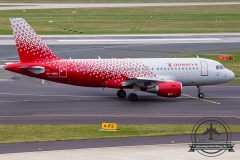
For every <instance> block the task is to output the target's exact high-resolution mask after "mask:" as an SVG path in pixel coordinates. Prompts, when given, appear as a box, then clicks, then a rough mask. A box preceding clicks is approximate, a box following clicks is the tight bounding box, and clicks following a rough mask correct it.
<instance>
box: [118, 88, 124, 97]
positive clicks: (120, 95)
mask: <svg viewBox="0 0 240 160" xmlns="http://www.w3.org/2000/svg"><path fill="white" fill-rule="evenodd" d="M117 96H118V97H120V98H124V97H126V92H125V91H124V90H122V89H120V90H118V92H117Z"/></svg>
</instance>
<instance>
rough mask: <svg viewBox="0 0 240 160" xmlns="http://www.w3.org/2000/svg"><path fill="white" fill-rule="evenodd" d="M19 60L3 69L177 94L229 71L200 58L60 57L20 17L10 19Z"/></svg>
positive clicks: (57, 79) (225, 78)
mask: <svg viewBox="0 0 240 160" xmlns="http://www.w3.org/2000/svg"><path fill="white" fill-rule="evenodd" d="M10 21H11V24H12V28H13V33H14V37H15V40H16V46H17V49H18V53H19V57H20V62H19V63H12V64H7V65H6V66H5V69H7V70H9V71H12V72H16V73H20V74H24V75H27V76H31V77H36V78H41V79H46V80H50V81H54V82H59V83H65V84H70V85H77V86H87V87H110V88H118V89H124V88H132V89H133V90H134V92H136V91H140V90H141V91H146V92H151V93H156V94H158V95H159V96H163V97H178V96H180V95H181V91H182V85H183V86H203V85H213V84H219V83H224V82H227V81H230V80H231V79H233V78H234V74H233V72H231V71H230V70H228V69H226V68H224V67H223V66H222V64H220V63H219V62H217V61H214V60H209V59H203V58H141V59H140V58H136V59H133V58H131V59H130V58H124V59H62V58H60V57H58V56H56V55H55V54H54V53H53V52H52V51H51V50H50V49H49V48H48V47H47V46H46V44H45V43H44V42H42V41H41V39H40V37H39V36H38V35H37V34H36V33H35V32H34V31H33V30H32V28H31V27H30V26H29V25H28V24H27V22H26V21H25V20H24V19H22V18H12V19H10Z"/></svg>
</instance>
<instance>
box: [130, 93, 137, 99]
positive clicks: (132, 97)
mask: <svg viewBox="0 0 240 160" xmlns="http://www.w3.org/2000/svg"><path fill="white" fill-rule="evenodd" d="M128 99H129V101H137V100H138V96H137V95H136V94H135V93H130V94H129V95H128Z"/></svg>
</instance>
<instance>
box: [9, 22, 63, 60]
mask: <svg viewBox="0 0 240 160" xmlns="http://www.w3.org/2000/svg"><path fill="white" fill-rule="evenodd" d="M10 22H11V26H12V30H13V34H14V38H15V41H16V46H17V49H18V54H19V58H20V60H21V62H35V61H38V60H39V61H41V60H42V59H44V60H57V59H61V58H59V57H57V56H56V55H55V54H54V53H53V52H52V51H51V50H50V49H49V48H48V47H47V45H46V44H45V43H44V42H43V41H42V40H41V38H40V37H39V36H38V35H37V34H36V32H35V31H34V30H33V29H32V28H31V27H30V26H29V25H28V23H27V22H26V21H25V20H24V19H23V18H11V19H10Z"/></svg>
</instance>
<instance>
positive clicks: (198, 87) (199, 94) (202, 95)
mask: <svg viewBox="0 0 240 160" xmlns="http://www.w3.org/2000/svg"><path fill="white" fill-rule="evenodd" d="M202 88H203V87H202V86H197V89H198V98H204V94H203V93H202Z"/></svg>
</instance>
